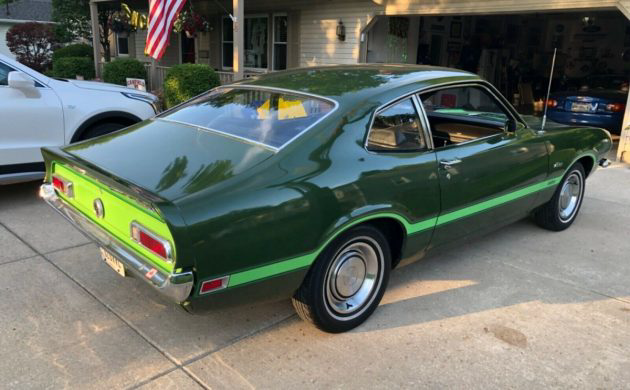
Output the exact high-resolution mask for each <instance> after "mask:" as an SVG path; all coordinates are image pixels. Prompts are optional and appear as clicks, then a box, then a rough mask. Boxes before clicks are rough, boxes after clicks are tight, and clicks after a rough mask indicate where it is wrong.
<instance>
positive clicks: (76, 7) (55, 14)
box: [0, 0, 92, 43]
mask: <svg viewBox="0 0 630 390" xmlns="http://www.w3.org/2000/svg"><path fill="white" fill-rule="evenodd" d="M0 1H2V0H0ZM52 19H53V21H55V22H56V23H57V25H56V26H55V35H56V36H57V39H59V41H60V42H64V43H66V42H74V41H77V40H79V39H85V40H87V41H91V40H92V25H91V24H90V1H89V0H53V2H52Z"/></svg>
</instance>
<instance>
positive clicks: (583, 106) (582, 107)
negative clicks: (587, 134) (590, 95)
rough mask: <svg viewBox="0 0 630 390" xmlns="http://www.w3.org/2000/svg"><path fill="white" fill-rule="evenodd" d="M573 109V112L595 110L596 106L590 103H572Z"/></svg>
mask: <svg viewBox="0 0 630 390" xmlns="http://www.w3.org/2000/svg"><path fill="white" fill-rule="evenodd" d="M571 111H573V112H594V111H595V110H594V107H593V106H592V105H591V104H590V103H572V104H571Z"/></svg>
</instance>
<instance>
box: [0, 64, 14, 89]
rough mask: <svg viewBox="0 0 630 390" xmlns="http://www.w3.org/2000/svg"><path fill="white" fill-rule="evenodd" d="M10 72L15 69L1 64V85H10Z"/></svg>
mask: <svg viewBox="0 0 630 390" xmlns="http://www.w3.org/2000/svg"><path fill="white" fill-rule="evenodd" d="M9 72H13V69H12V68H10V67H9V66H8V65H5V64H3V63H2V62H0V85H9Z"/></svg>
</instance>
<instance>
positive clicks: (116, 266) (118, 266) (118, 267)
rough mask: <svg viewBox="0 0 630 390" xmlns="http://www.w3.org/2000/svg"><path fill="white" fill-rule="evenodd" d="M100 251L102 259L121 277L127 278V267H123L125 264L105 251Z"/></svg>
mask: <svg viewBox="0 0 630 390" xmlns="http://www.w3.org/2000/svg"><path fill="white" fill-rule="evenodd" d="M100 250H101V258H102V259H103V260H104V261H105V262H106V263H107V265H109V266H110V267H112V269H113V270H114V271H116V272H117V273H118V274H119V275H120V276H125V266H124V265H123V263H122V262H121V261H120V260H118V259H117V258H115V257H114V255H112V254H111V253H109V252H108V251H106V250H105V249H103V248H100Z"/></svg>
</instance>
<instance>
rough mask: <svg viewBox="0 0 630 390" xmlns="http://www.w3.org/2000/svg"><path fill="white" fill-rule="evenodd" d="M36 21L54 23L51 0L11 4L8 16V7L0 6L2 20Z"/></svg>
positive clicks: (30, 0) (19, 0)
mask: <svg viewBox="0 0 630 390" xmlns="http://www.w3.org/2000/svg"><path fill="white" fill-rule="evenodd" d="M1 19H10V20H35V21H38V22H51V21H52V1H51V0H18V1H17V2H15V3H11V4H9V14H8V15H7V7H6V5H2V6H0V20H1Z"/></svg>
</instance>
